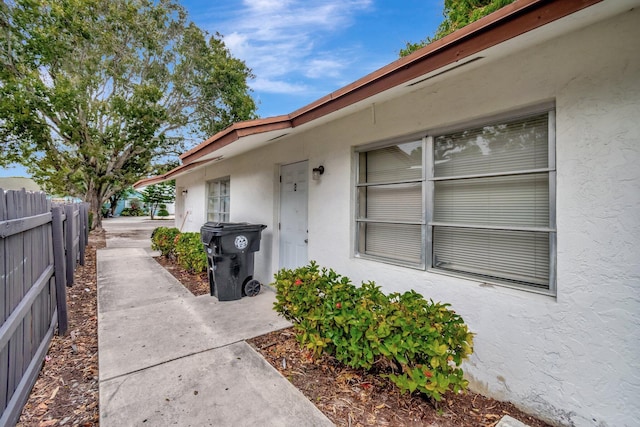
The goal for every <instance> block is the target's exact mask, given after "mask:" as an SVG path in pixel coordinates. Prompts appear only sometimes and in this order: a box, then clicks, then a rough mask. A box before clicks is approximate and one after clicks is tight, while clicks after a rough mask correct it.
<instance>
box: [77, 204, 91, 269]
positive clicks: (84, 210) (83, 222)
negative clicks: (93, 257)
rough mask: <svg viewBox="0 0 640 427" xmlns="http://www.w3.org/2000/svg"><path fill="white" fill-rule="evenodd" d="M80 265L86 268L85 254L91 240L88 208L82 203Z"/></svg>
mask: <svg viewBox="0 0 640 427" xmlns="http://www.w3.org/2000/svg"><path fill="white" fill-rule="evenodd" d="M79 207H80V230H78V232H79V233H80V245H79V246H80V247H79V250H80V265H82V266H84V253H85V248H86V247H87V243H88V242H89V239H88V237H87V219H88V218H87V206H86V204H85V203H80V205H79Z"/></svg>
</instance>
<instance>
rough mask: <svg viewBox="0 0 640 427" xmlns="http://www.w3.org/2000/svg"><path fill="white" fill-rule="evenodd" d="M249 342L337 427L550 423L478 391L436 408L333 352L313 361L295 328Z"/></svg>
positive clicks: (451, 397)
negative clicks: (504, 421) (505, 418)
mask: <svg viewBox="0 0 640 427" xmlns="http://www.w3.org/2000/svg"><path fill="white" fill-rule="evenodd" d="M249 344H251V345H252V346H253V347H254V348H255V349H256V350H257V351H258V352H260V353H261V354H262V355H263V357H264V358H265V359H266V360H267V361H268V362H269V363H271V365H273V366H274V367H275V368H276V369H277V370H278V371H279V372H280V373H281V374H282V375H283V376H284V377H285V378H287V379H288V380H289V381H291V383H293V384H294V385H295V386H296V387H297V388H298V389H299V390H300V391H301V392H302V393H303V394H304V395H305V396H307V398H308V399H309V400H310V401H311V402H313V403H314V404H315V405H316V406H317V407H318V409H320V410H321V411H322V412H323V413H324V414H325V415H326V416H327V417H328V418H329V419H330V420H331V421H332V422H334V423H335V424H336V425H338V426H349V427H358V426H394V427H395V426H431V427H493V426H495V424H496V423H497V422H498V421H499V419H501V418H502V416H503V415H511V416H512V417H514V418H516V419H519V420H521V421H522V422H524V423H526V424H529V425H530V426H532V427H545V426H547V424H545V423H543V422H542V421H540V420H537V419H535V418H533V417H530V416H528V415H526V414H524V413H523V412H521V411H519V410H518V409H517V408H515V407H514V406H513V405H511V404H509V403H505V402H498V401H496V400H493V399H489V398H487V397H484V396H482V395H479V394H474V393H467V394H453V393H451V394H448V395H446V396H445V397H444V399H443V400H442V401H441V402H438V405H437V406H435V407H434V405H433V404H432V403H431V402H430V401H428V400H426V399H425V398H423V397H422V396H420V395H417V394H412V395H408V394H404V395H403V394H400V392H399V391H398V389H397V388H395V387H394V386H393V384H391V383H390V382H389V381H386V380H384V379H383V378H381V377H379V376H377V375H373V374H371V373H368V372H365V371H361V370H355V369H350V368H348V367H345V366H343V365H341V364H340V363H338V362H337V361H336V360H335V358H332V357H330V356H326V355H323V356H322V358H320V359H317V360H315V359H313V358H312V357H311V353H310V352H308V351H307V350H305V349H302V348H300V346H299V344H298V342H297V341H296V339H295V334H294V333H293V331H292V330H291V329H285V330H282V331H276V332H273V333H270V334H267V335H263V336H261V337H257V338H254V339H252V340H249ZM283 360H286V365H284V364H283V363H282V361H283Z"/></svg>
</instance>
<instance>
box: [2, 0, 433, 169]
mask: <svg viewBox="0 0 640 427" xmlns="http://www.w3.org/2000/svg"><path fill="white" fill-rule="evenodd" d="M181 3H182V4H183V5H184V6H185V8H186V9H187V10H188V12H189V17H190V19H191V20H192V21H194V22H195V23H196V25H198V26H199V27H200V28H202V29H204V30H206V31H208V32H209V33H211V34H215V33H216V32H217V33H220V34H222V36H223V39H224V41H225V44H226V45H227V47H228V48H229V50H230V51H231V53H232V55H233V56H235V57H237V58H240V59H242V60H243V61H244V62H245V63H246V64H247V66H248V67H249V68H251V69H252V71H253V74H254V75H255V76H256V77H255V79H252V80H251V81H250V82H249V86H250V87H251V89H252V90H253V92H252V95H253V97H254V99H255V100H256V101H257V103H258V114H259V115H260V117H269V116H276V115H280V114H287V113H290V112H292V111H295V110H297V109H298V108H301V107H303V106H305V105H307V104H309V103H311V102H313V101H315V100H316V99H318V98H320V97H322V96H324V95H326V94H328V93H330V92H332V91H334V90H336V89H339V88H341V87H343V86H345V85H347V84H349V83H351V82H353V81H355V80H357V79H358V78H360V77H363V76H365V75H366V74H368V73H370V72H372V71H375V70H377V69H378V68H380V67H382V66H384V65H386V64H388V63H390V62H392V61H394V60H395V59H397V58H398V52H399V51H400V49H401V48H402V47H404V46H405V44H406V43H407V42H416V41H419V40H422V39H424V38H425V37H426V36H428V35H432V34H433V33H434V32H435V30H436V28H437V26H438V24H439V23H440V22H441V21H442V19H443V16H442V10H443V7H444V0H404V1H397V0H306V1H305V0H227V1H210V0H182V2H181ZM0 176H27V173H26V171H25V170H24V168H22V167H19V166H18V167H15V168H9V169H3V170H0Z"/></svg>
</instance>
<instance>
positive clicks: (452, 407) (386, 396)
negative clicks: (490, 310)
mask: <svg viewBox="0 0 640 427" xmlns="http://www.w3.org/2000/svg"><path fill="white" fill-rule="evenodd" d="M104 246H105V241H104V234H103V233H95V232H92V233H91V235H90V238H89V246H88V247H87V252H86V262H85V266H84V267H79V268H78V270H77V271H76V276H75V285H74V286H73V287H71V288H67V301H68V305H69V307H68V310H69V333H68V334H67V335H66V336H63V337H59V336H55V337H54V338H53V341H52V343H51V346H50V348H49V352H48V354H47V357H46V360H45V362H44V366H43V368H42V371H41V372H40V375H39V377H38V380H37V381H36V384H35V385H34V387H33V390H32V392H31V395H30V396H29V400H28V401H27V404H26V405H25V407H24V409H23V411H22V415H21V417H20V420H19V422H18V426H20V427H27V426H29V427H31V426H34V427H48V426H58V425H60V426H62V425H69V426H83V427H90V426H97V425H99V408H98V404H99V396H98V391H99V387H98V335H97V288H96V249H98V248H102V247H104ZM156 261H158V262H159V263H160V264H161V265H163V266H164V267H165V268H166V269H167V270H168V271H169V272H170V273H171V274H173V275H174V277H176V278H177V279H178V280H179V281H180V282H181V283H182V284H183V285H184V286H185V287H186V288H187V289H189V290H190V291H191V292H192V293H193V294H194V295H207V294H209V284H208V279H207V277H206V274H190V273H189V272H187V271H185V270H184V269H182V268H181V267H180V266H178V265H176V264H175V262H174V261H172V260H167V259H164V258H156ZM249 343H250V344H251V345H252V346H253V347H254V348H255V349H256V350H257V351H259V352H260V353H261V354H262V355H263V356H264V357H265V359H266V360H267V361H268V362H269V363H271V365H273V366H274V367H275V368H276V369H277V370H278V371H279V372H280V373H282V375H283V376H284V377H286V378H287V379H288V380H289V381H291V383H292V384H294V385H295V386H296V387H297V388H298V389H299V390H300V391H301V392H302V393H304V394H305V396H307V398H309V400H310V401H311V402H313V403H314V404H315V405H316V406H317V407H318V408H319V409H320V410H321V411H322V412H323V413H324V414H325V415H326V416H327V417H329V419H331V421H333V422H334V423H335V424H336V425H338V426H348V427H357V426H427V427H493V426H495V425H496V424H497V422H498V421H499V420H500V418H502V416H504V415H510V416H512V417H514V418H516V419H518V420H520V421H522V422H524V423H526V424H528V425H530V426H532V427H544V426H547V424H545V423H543V422H542V421H540V420H537V419H535V418H533V417H531V416H529V415H527V414H525V413H523V412H521V411H520V410H518V409H517V408H516V407H514V406H513V405H511V404H510V403H505V402H499V401H496V400H493V399H489V398H486V397H484V396H482V395H479V394H475V393H471V392H468V393H464V394H449V395H446V396H445V397H444V398H443V400H441V401H440V402H437V403H436V402H433V401H430V400H428V399H426V398H425V397H424V396H421V395H418V394H412V395H407V394H405V395H403V394H400V393H399V392H398V390H397V389H396V388H395V387H394V386H393V384H391V383H390V382H389V381H387V380H384V379H382V378H380V377H378V376H376V375H373V374H371V373H367V372H364V371H359V370H354V369H350V368H346V367H344V366H342V365H340V364H339V363H338V362H337V361H336V360H335V359H334V358H332V357H330V356H323V357H322V358H321V359H318V360H313V358H312V357H311V356H310V354H309V353H308V352H306V351H305V350H303V349H301V348H300V346H299V345H298V343H297V341H296V340H295V334H294V333H293V331H292V329H285V330H282V331H276V332H273V333H271V334H267V335H263V336H261V337H257V338H254V339H252V340H250V342H249Z"/></svg>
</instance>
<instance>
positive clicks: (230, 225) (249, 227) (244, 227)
mask: <svg viewBox="0 0 640 427" xmlns="http://www.w3.org/2000/svg"><path fill="white" fill-rule="evenodd" d="M265 228H267V226H266V225H263V224H250V223H248V222H212V221H210V222H207V223H205V224H204V225H203V226H202V229H201V230H203V231H212V232H241V231H258V230H264V229H265Z"/></svg>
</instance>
